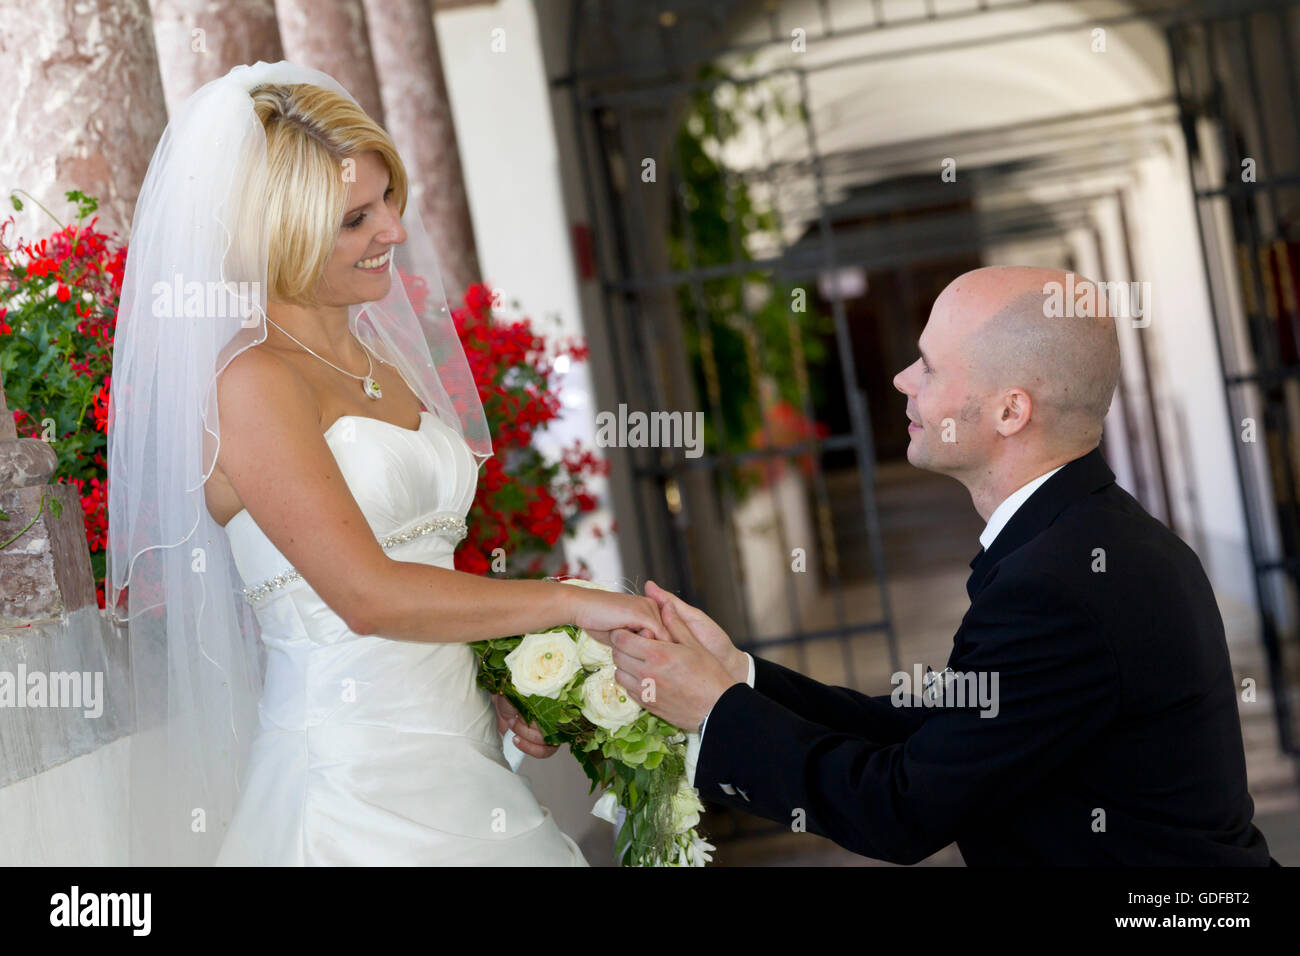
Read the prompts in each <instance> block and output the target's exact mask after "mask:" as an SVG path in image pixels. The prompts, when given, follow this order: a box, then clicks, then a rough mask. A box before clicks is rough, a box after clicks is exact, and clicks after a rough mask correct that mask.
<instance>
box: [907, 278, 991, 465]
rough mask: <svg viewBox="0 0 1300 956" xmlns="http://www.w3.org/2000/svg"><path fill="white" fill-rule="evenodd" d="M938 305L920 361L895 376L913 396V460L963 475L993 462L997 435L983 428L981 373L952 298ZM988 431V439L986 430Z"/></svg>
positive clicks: (910, 415)
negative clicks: (990, 457) (979, 390)
mask: <svg viewBox="0 0 1300 956" xmlns="http://www.w3.org/2000/svg"><path fill="white" fill-rule="evenodd" d="M951 288H952V287H951V286H950V287H949V289H948V290H945V294H943V295H940V296H939V298H938V299H937V300H936V301H935V304H934V308H933V309H932V310H931V312H930V320H929V322H927V323H926V326H925V330H924V331H923V332H922V333H921V338H920V340H919V341H918V343H917V344H918V346H919V349H920V353H921V355H920V357H919V358H918V359H917V360H916V361H915V362H913V363H912V364H911V365H909V366H908V367H907V368H905V369H903V370H902V371H901V372H899V373H898V374H897V375H895V376H894V388H896V389H898V390H899V391H900V392H902V393H903V394H904V395H906V396H907V410H906V411H907V417H908V420H909V424H908V428H907V431H908V434H909V435H910V436H911V439H912V440H911V442H910V443H909V444H908V446H907V460H908V461H909V462H911V463H912V464H913V465H915V466H916V467H917V468H924V469H926V470H928V471H937V472H940V473H942V474H946V475H958V474H960V473H962V472H965V471H968V470H970V469H972V468H974V467H978V465H979V464H980V463H981V462H983V461H987V460H988V455H989V452H990V451H991V449H990V448H989V445H990V443H991V441H992V439H993V438H994V437H996V435H995V433H994V432H993V430H992V429H991V428H989V429H982V428H981V427H980V426H981V419H982V408H983V406H984V404H985V403H984V401H983V399H984V398H985V397H986V396H982V395H980V394H978V393H977V392H976V390H975V389H974V381H975V375H974V372H975V369H974V367H973V366H972V364H971V358H970V349H967V348H963V341H964V339H965V334H964V331H963V323H962V321H961V318H962V317H961V316H960V315H958V314H956V307H955V306H954V304H953V302H952V298H951V297H950V296H948V295H947V293H948V292H949V290H951ZM985 431H987V432H988V434H987V435H984V434H981V432H985Z"/></svg>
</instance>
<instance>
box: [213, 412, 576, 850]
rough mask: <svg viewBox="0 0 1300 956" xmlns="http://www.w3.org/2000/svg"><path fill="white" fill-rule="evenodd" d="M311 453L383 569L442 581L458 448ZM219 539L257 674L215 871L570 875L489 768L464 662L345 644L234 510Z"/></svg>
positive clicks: (488, 717) (345, 437)
mask: <svg viewBox="0 0 1300 956" xmlns="http://www.w3.org/2000/svg"><path fill="white" fill-rule="evenodd" d="M325 441H326V443H327V444H328V445H329V447H330V449H331V450H332V451H333V452H334V457H335V458H336V459H337V461H338V464H339V468H340V470H341V471H342V472H343V476H344V478H345V480H346V481H347V484H348V488H349V489H350V490H351V491H352V494H353V496H354V497H355V498H356V500H357V503H358V504H359V505H360V506H361V511H362V513H364V514H365V516H366V520H367V521H368V522H369V524H370V527H371V530H373V531H374V533H375V536H376V537H377V538H379V539H380V541H381V543H382V544H383V546H384V548H385V550H386V551H387V553H388V554H389V555H390V556H391V557H392V558H393V559H395V560H399V561H414V562H419V563H422V564H429V565H435V566H437V567H443V568H450V567H452V566H453V565H452V551H453V549H454V547H455V542H456V541H457V540H458V539H459V537H460V536H461V535H462V534H463V529H464V519H465V515H466V514H467V513H468V511H469V507H470V503H471V501H472V500H473V497H474V489H475V485H476V483H477V480H478V472H477V469H476V468H475V465H474V458H473V455H472V454H471V452H470V450H469V447H468V446H467V445H466V444H465V442H464V441H463V440H462V439H461V437H460V435H459V434H458V433H457V432H455V431H454V430H452V429H451V428H449V427H448V426H447V425H445V424H443V422H442V421H440V420H439V419H438V417H437V416H436V415H434V414H433V413H431V412H428V411H421V413H420V427H419V429H418V430H415V431H412V430H410V429H408V428H403V427H400V426H398V425H393V424H390V423H388V422H384V421H381V420H379V419H376V418H367V417H364V416H358V415H345V416H344V417H342V418H340V419H339V420H338V421H336V422H334V424H332V425H331V426H330V428H329V429H328V430H327V431H326V432H325ZM226 533H227V535H228V536H229V539H230V546H231V549H232V552H233V554H234V559H235V564H236V566H237V567H238V569H239V572H240V574H241V576H242V577H243V579H244V583H245V584H246V585H247V587H246V588H245V589H244V593H245V596H246V598H247V599H249V600H251V601H252V602H253V605H254V608H255V613H256V615H257V618H258V620H259V621H260V623H261V630H262V641H263V642H264V643H265V645H266V651H267V667H266V680H265V686H264V689H263V692H262V700H261V705H260V708H259V714H260V717H259V728H258V731H257V734H256V736H255V737H254V739H253V741H252V750H251V755H250V758H249V764H248V767H247V769H246V771H245V774H244V779H243V782H242V784H241V790H240V796H239V801H238V805H237V806H236V809H235V814H234V818H233V820H232V821H231V826H230V829H229V831H228V833H227V835H226V838H225V842H224V844H223V845H222V849H221V853H220V855H219V857H218V859H217V865H219V866H222V865H340V864H341V865H384V866H392V865H405V864H435V865H438V864H445V865H471V866H475V865H476V866H497V865H501V866H517V865H533V866H539V865H540V866H553V865H563V866H571V865H577V866H585V865H586V860H584V859H583V856H582V853H581V852H580V851H579V849H578V847H577V845H576V844H575V843H574V842H573V841H572V840H571V839H569V837H567V836H566V835H565V834H563V833H562V832H561V831H560V829H559V827H558V826H556V824H555V820H554V819H553V818H552V816H551V814H550V812H549V811H548V810H546V808H544V807H541V806H539V805H538V803H537V800H536V798H535V797H534V796H533V793H532V790H531V789H530V785H529V783H528V781H527V780H525V779H524V778H523V777H520V776H517V775H516V774H515V773H513V772H512V771H511V769H510V765H509V764H508V763H507V762H506V759H505V756H504V754H503V753H502V739H501V736H500V735H499V734H498V733H497V726H496V712H495V710H494V709H493V706H492V701H491V698H490V696H489V695H488V693H487V692H486V691H485V690H483V689H482V688H480V687H478V686H477V684H476V683H475V659H474V653H473V651H471V650H470V648H469V646H468V645H466V644H435V643H417V642H412V641H397V640H389V639H387V638H383V637H378V636H374V635H359V634H356V633H354V632H353V631H350V630H349V629H348V627H347V625H345V624H344V623H343V621H342V619H340V618H339V616H338V615H337V614H335V613H334V612H333V611H332V610H331V609H330V608H329V607H328V606H327V605H326V604H325V602H324V601H322V600H321V598H320V597H319V596H318V595H317V594H316V592H315V591H313V590H312V589H311V587H310V586H308V584H307V583H306V581H304V580H303V579H302V578H300V577H298V576H297V574H296V572H294V571H293V569H292V568H291V567H290V565H289V562H288V561H287V560H286V559H285V558H284V556H283V555H282V554H281V553H280V552H279V551H278V550H277V549H276V547H275V546H274V545H273V544H271V542H270V540H268V539H267V537H266V536H265V535H264V534H263V533H262V531H261V529H259V528H258V527H257V525H256V524H255V523H254V522H253V519H252V518H251V517H250V516H249V514H248V512H247V511H241V512H239V513H238V514H236V515H235V516H234V518H232V519H231V520H230V522H229V523H228V524H227V525H226Z"/></svg>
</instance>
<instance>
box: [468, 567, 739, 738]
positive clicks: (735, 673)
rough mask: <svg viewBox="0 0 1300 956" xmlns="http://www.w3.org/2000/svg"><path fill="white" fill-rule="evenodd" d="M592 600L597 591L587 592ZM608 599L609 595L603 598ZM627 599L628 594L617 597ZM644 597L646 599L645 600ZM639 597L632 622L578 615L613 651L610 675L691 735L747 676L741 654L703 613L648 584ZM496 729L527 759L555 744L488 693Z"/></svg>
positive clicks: (590, 630)
mask: <svg viewBox="0 0 1300 956" xmlns="http://www.w3.org/2000/svg"><path fill="white" fill-rule="evenodd" d="M590 596H591V597H595V596H596V595H590ZM608 596H609V597H613V595H608ZM620 597H622V598H623V599H624V600H628V599H629V596H628V595H620ZM646 598H648V599H649V601H648V602H646V601H645V599H646ZM637 600H639V601H642V602H645V603H646V604H647V605H648V607H646V608H645V611H644V612H643V613H642V614H640V615H639V616H640V617H641V619H642V621H641V624H640V625H639V626H637V627H616V628H614V629H612V630H602V629H601V626H602V625H603V626H604V627H608V626H609V625H610V623H612V621H606V620H604V619H605V618H606V617H607V613H608V608H606V609H605V611H606V613H605V614H600V615H598V617H595V618H593V620H591V621H590V622H584V621H583V620H578V621H576V623H577V624H578V626H579V627H582V628H583V629H584V630H585V631H586V632H587V633H588V634H590V635H591V636H592V637H593V638H594V639H595V640H598V641H600V642H601V643H602V644H608V645H609V646H610V648H611V649H612V654H613V659H614V665H615V666H616V667H617V668H618V670H617V673H616V674H615V679H616V680H617V681H618V682H619V683H620V684H621V685H622V686H623V687H624V688H625V689H626V690H627V692H628V693H629V694H633V695H635V698H636V699H637V700H638V701H640V703H641V706H642V707H644V708H645V709H646V710H648V711H650V713H652V714H654V715H655V716H657V717H661V718H663V719H664V720H666V721H668V722H669V723H671V724H673V725H675V726H677V727H680V728H682V729H683V730H685V731H687V732H694V731H695V730H696V728H697V727H698V726H699V724H700V721H702V720H703V719H704V718H705V716H707V715H708V713H709V711H711V710H712V709H713V705H714V704H715V703H717V701H718V698H719V697H721V696H722V694H723V693H724V692H725V691H726V690H727V688H728V687H731V686H732V685H733V684H743V683H745V679H746V677H747V676H748V673H749V661H748V658H746V656H745V653H744V652H743V651H741V650H739V649H738V648H737V647H736V646H735V645H734V644H732V642H731V638H729V637H728V636H727V634H726V632H725V631H723V630H722V628H721V627H719V626H718V625H717V623H716V622H715V621H714V620H713V619H712V618H710V617H709V616H708V615H707V614H705V613H704V612H703V611H701V610H699V609H698V608H695V607H692V606H691V605H689V604H687V603H686V602H685V601H683V600H682V599H681V598H679V597H677V595H675V594H670V593H669V592H667V591H665V590H663V589H662V588H661V587H659V586H658V585H657V584H655V583H654V582H653V581H647V582H646V586H645V598H638V599H637ZM492 701H493V703H494V704H495V705H496V711H497V730H498V731H499V732H500V733H502V734H504V733H505V732H506V731H507V730H513V731H514V732H515V743H516V746H518V748H519V749H520V750H522V751H523V752H524V753H526V754H529V755H531V756H533V757H549V756H551V755H552V754H553V753H555V752H556V750H558V749H559V748H558V747H555V746H552V745H550V744H548V743H546V741H545V739H544V737H543V736H542V732H541V730H540V729H539V728H538V727H537V725H536V724H526V723H524V720H523V718H522V717H521V716H520V714H519V712H518V711H516V710H515V708H514V707H512V706H511V705H510V702H509V701H507V700H506V699H505V698H504V697H501V696H499V695H495V694H494V695H493V697H492Z"/></svg>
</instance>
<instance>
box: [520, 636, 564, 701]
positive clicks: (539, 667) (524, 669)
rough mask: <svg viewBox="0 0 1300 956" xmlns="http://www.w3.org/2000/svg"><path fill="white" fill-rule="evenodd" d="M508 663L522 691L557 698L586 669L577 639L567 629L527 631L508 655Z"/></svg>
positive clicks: (525, 693)
mask: <svg viewBox="0 0 1300 956" xmlns="http://www.w3.org/2000/svg"><path fill="white" fill-rule="evenodd" d="M506 666H507V667H509V668H510V680H511V681H512V682H513V683H514V685H515V689H516V690H517V691H519V693H521V694H523V695H525V696H528V695H531V694H536V695H538V696H539V697H550V698H552V699H555V698H558V697H559V696H560V695H561V694H562V693H563V692H564V688H566V687H567V686H569V681H570V680H571V679H572V678H573V675H574V674H576V673H578V671H579V670H581V669H582V662H581V661H579V660H578V647H577V645H576V644H574V642H573V638H571V637H569V635H568V634H567V633H565V632H564V631H546V632H545V633H542V634H525V635H524V639H523V640H522V641H520V642H519V646H518V647H516V648H515V649H514V650H513V651H511V652H510V653H509V654H507V655H506Z"/></svg>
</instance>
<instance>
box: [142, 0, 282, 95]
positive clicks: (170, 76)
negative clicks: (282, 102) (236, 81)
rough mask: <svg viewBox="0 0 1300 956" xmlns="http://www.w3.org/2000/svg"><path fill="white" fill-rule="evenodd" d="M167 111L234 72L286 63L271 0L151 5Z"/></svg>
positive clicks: (168, 0)
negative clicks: (261, 63) (243, 67)
mask: <svg viewBox="0 0 1300 956" xmlns="http://www.w3.org/2000/svg"><path fill="white" fill-rule="evenodd" d="M151 6H152V9H153V35H154V39H155V41H156V42H157V46H158V66H159V68H160V70H161V71H162V80H163V92H164V93H165V95H166V97H167V112H168V114H169V115H170V114H174V113H175V112H176V110H177V108H178V107H179V106H180V105H181V103H183V102H185V99H186V97H188V96H189V95H190V94H191V93H193V92H194V91H195V90H197V89H198V88H199V87H200V86H202V85H203V84H204V83H208V82H210V81H212V80H215V79H218V78H220V77H223V76H225V75H226V74H227V73H229V72H230V70H231V69H232V68H233V67H236V66H239V65H241V64H249V65H251V64H253V63H256V62H257V61H258V60H265V61H266V62H267V63H275V62H276V61H277V60H283V59H284V50H283V48H282V47H281V45H280V25H279V24H278V23H277V22H276V19H275V0H152V2H151Z"/></svg>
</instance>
